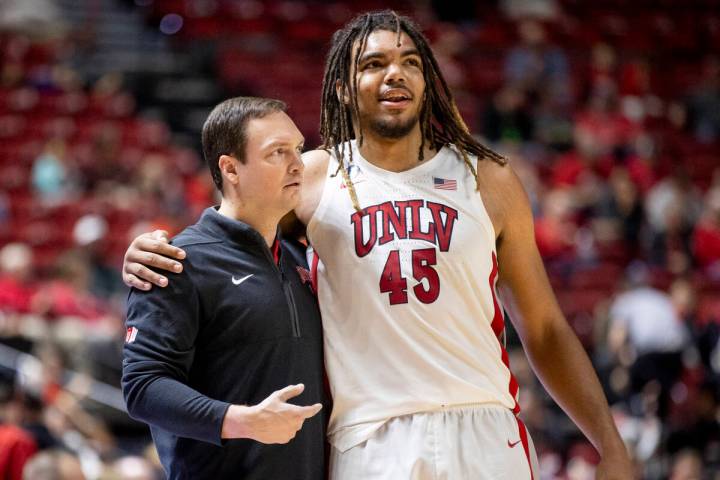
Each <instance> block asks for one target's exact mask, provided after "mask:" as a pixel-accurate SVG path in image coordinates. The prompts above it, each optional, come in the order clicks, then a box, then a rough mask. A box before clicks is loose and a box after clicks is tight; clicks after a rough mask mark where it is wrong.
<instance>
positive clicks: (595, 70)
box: [583, 42, 617, 98]
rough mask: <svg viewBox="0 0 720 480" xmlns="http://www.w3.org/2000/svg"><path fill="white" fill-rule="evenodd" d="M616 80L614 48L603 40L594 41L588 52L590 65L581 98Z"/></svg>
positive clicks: (615, 54)
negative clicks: (599, 41)
mask: <svg viewBox="0 0 720 480" xmlns="http://www.w3.org/2000/svg"><path fill="white" fill-rule="evenodd" d="M616 82H617V53H616V52H615V49H613V47H612V46H610V45H608V44H607V43H604V42H601V43H596V44H595V45H593V47H592V50H591V52H590V65H589V71H588V74H587V79H585V91H584V92H583V98H586V97H589V96H590V94H591V93H592V92H596V91H600V90H602V89H603V88H607V87H606V86H608V85H613V84H615V83H616Z"/></svg>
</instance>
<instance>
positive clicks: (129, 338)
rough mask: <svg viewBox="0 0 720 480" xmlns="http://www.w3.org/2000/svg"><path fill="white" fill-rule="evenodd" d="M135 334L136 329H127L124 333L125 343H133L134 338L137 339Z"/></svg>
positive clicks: (136, 332)
mask: <svg viewBox="0 0 720 480" xmlns="http://www.w3.org/2000/svg"><path fill="white" fill-rule="evenodd" d="M137 334H138V329H137V328H135V327H128V329H127V332H125V343H133V342H134V341H135V337H137Z"/></svg>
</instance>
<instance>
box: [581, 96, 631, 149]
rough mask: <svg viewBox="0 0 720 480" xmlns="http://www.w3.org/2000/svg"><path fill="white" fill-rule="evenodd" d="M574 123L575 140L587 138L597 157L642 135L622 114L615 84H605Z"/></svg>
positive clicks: (589, 146) (591, 98) (590, 99)
mask: <svg viewBox="0 0 720 480" xmlns="http://www.w3.org/2000/svg"><path fill="white" fill-rule="evenodd" d="M575 121H576V124H575V130H576V139H577V138H578V137H580V138H583V139H585V140H584V141H585V142H587V143H588V144H589V145H588V147H587V148H588V149H589V150H591V151H592V152H593V153H594V154H595V155H596V156H597V157H603V156H607V155H611V154H613V153H614V152H615V151H616V149H618V148H621V147H625V146H627V145H629V144H630V143H631V142H632V140H633V139H634V138H635V136H636V135H638V134H639V133H640V132H639V130H638V128H637V126H635V125H633V124H632V123H631V122H630V121H629V120H628V119H627V118H626V117H625V116H623V115H622V113H621V112H620V109H619V100H618V96H617V87H616V86H615V84H605V85H603V86H601V87H598V88H596V89H595V90H594V91H593V92H591V95H590V98H589V99H588V101H587V103H586V107H585V109H583V110H582V111H581V112H580V113H579V114H578V115H577V117H576V119H575Z"/></svg>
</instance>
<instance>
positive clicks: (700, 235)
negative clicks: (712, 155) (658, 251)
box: [693, 186, 720, 279]
mask: <svg viewBox="0 0 720 480" xmlns="http://www.w3.org/2000/svg"><path fill="white" fill-rule="evenodd" d="M693 253H694V255H695V260H696V261H697V263H698V265H699V266H700V267H701V268H703V269H705V270H706V271H707V272H708V273H709V274H710V275H711V276H713V277H714V278H718V279H720V186H718V187H715V188H714V189H711V190H709V191H708V192H707V194H706V196H705V206H704V209H703V212H702V215H701V216H700V220H699V221H698V222H697V223H696V224H695V230H694V232H693Z"/></svg>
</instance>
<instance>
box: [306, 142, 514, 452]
mask: <svg viewBox="0 0 720 480" xmlns="http://www.w3.org/2000/svg"><path fill="white" fill-rule="evenodd" d="M352 148H353V159H354V162H353V164H352V165H351V166H350V178H351V180H352V182H353V185H354V186H355V190H356V192H357V196H358V200H359V202H360V207H361V208H362V212H357V211H356V210H355V209H354V208H353V206H352V203H351V201H350V195H349V193H348V190H347V187H346V185H345V184H344V182H343V180H342V175H341V174H339V173H338V174H337V175H335V172H336V171H337V168H338V163H337V160H336V159H335V158H334V157H331V159H330V162H329V163H330V164H329V166H328V171H327V178H326V182H325V187H324V191H323V193H322V198H321V200H320V203H319V205H318V207H317V210H316V211H315V214H314V216H313V218H312V219H311V221H310V222H309V224H308V237H309V239H310V243H311V244H312V246H313V248H314V250H315V253H316V254H317V255H318V256H319V258H320V262H319V263H318V262H317V261H315V262H314V263H315V265H314V267H315V268H314V270H316V272H317V273H316V281H317V289H318V298H319V301H320V310H321V312H322V319H323V325H324V335H325V365H326V368H327V374H328V377H329V380H330V386H331V391H332V395H333V401H334V405H333V411H332V414H331V417H330V426H329V439H330V442H331V443H332V444H333V445H334V446H335V448H337V449H339V450H341V451H345V450H347V449H349V448H351V447H352V446H354V445H357V444H358V443H360V442H362V441H364V440H366V439H367V438H369V436H370V435H372V433H373V432H374V431H375V430H376V429H378V428H379V427H380V426H382V424H383V423H384V422H385V421H386V420H387V419H389V418H392V417H396V416H400V415H406V414H410V413H415V412H422V411H432V410H437V409H439V408H443V407H445V406H450V405H452V406H456V405H465V404H489V403H495V404H500V405H503V406H505V407H506V408H508V409H511V410H513V411H515V412H516V413H517V411H518V410H519V408H518V406H517V401H516V398H517V390H518V389H517V383H516V382H515V380H514V378H513V377H512V374H511V373H510V369H509V365H508V358H507V352H506V351H505V349H504V348H503V345H502V343H501V342H500V341H499V337H500V335H501V333H502V332H503V330H504V320H503V313H502V309H501V307H500V305H499V304H498V301H497V298H496V294H495V283H496V280H497V273H498V269H497V260H496V251H495V231H494V228H493V225H492V222H491V221H490V218H489V216H488V214H487V211H486V210H485V207H484V205H483V202H482V199H481V197H480V194H479V193H478V192H477V191H476V189H475V179H474V178H473V176H472V175H471V173H470V172H469V170H468V168H467V166H466V165H465V164H464V163H463V161H462V158H461V157H460V156H459V155H458V154H457V153H456V152H455V151H454V150H453V149H450V148H447V147H446V148H443V149H442V150H440V152H438V153H437V154H436V155H435V156H434V157H433V158H432V159H430V160H427V161H426V162H425V163H422V164H420V165H419V166H417V167H415V168H413V169H411V170H407V171H404V172H399V173H396V172H390V171H386V170H383V169H380V168H378V167H376V166H374V165H372V164H370V163H369V162H368V161H366V160H365V159H363V158H362V157H361V156H360V153H359V151H358V150H357V148H356V146H355V143H354V142H352ZM472 161H473V162H476V161H477V160H476V159H475V158H474V157H473V158H472ZM312 261H313V260H312V259H311V262H312Z"/></svg>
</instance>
